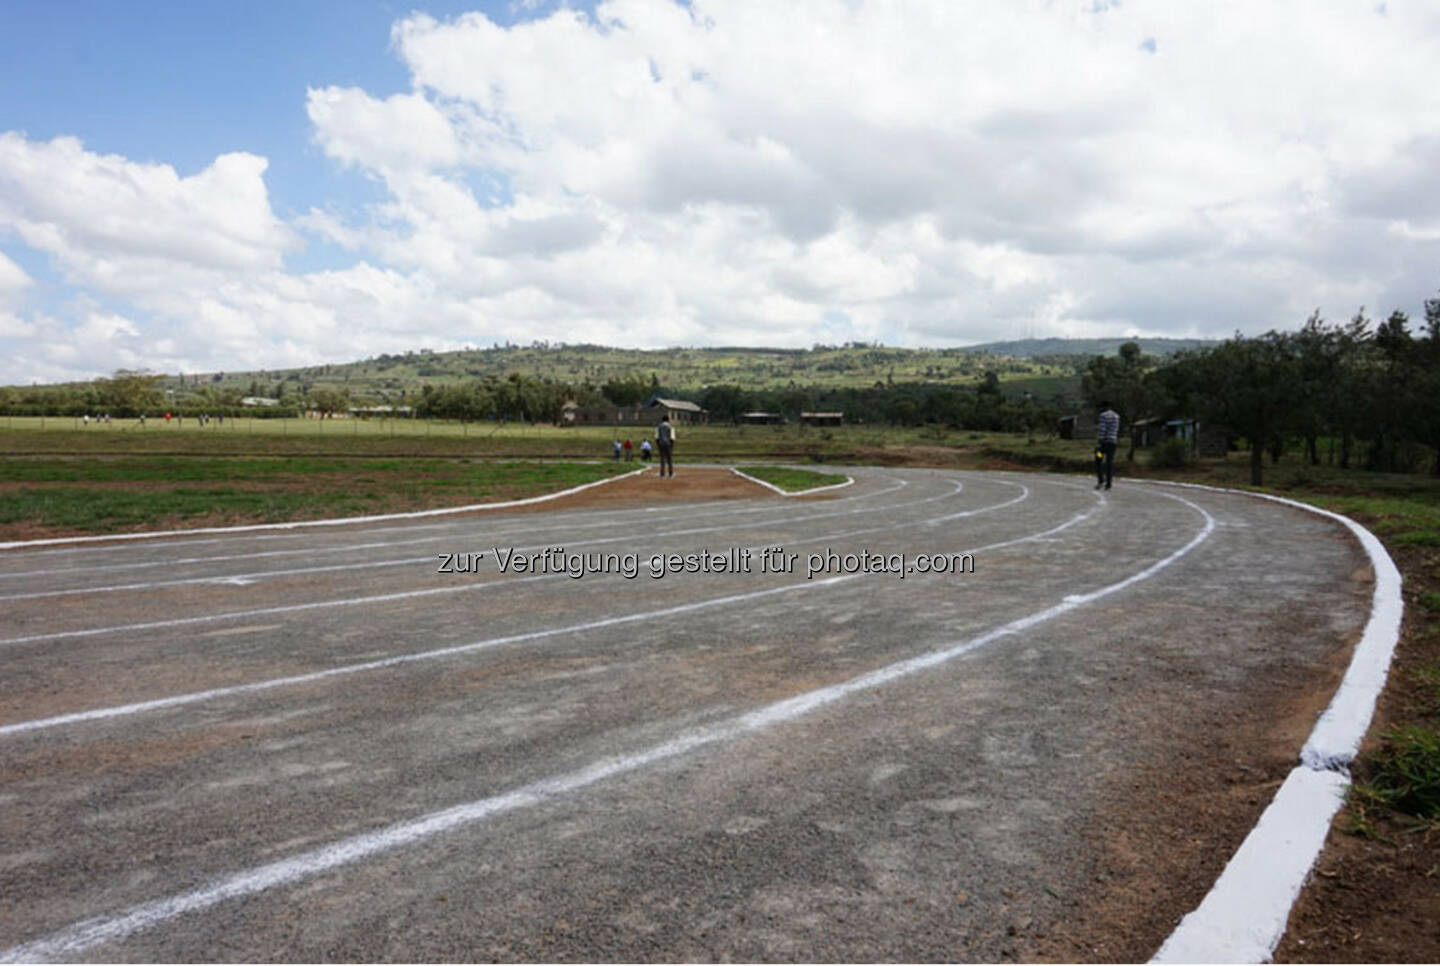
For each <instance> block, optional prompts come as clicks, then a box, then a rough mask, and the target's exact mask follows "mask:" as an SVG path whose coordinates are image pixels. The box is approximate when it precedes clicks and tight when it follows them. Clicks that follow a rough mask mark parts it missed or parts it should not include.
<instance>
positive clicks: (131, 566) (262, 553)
mask: <svg viewBox="0 0 1440 966" xmlns="http://www.w3.org/2000/svg"><path fill="white" fill-rule="evenodd" d="M880 479H890V480H891V481H892V482H894V483H895V484H896V485H895V486H888V487H885V488H884V489H880V490H875V491H873V492H870V493H861V494H858V495H856V496H852V497H847V498H845V499H844V500H832V501H830V503H829V504H828V505H830V506H834V505H835V504H837V503H850V502H853V501H855V500H870V499H874V498H876V497H880V496H884V495H885V494H887V493H893V492H895V491H896V490H900V489H903V488H905V487H906V486H908V485H909V484H908V483H907V482H906V481H905V480H895V478H894V477H880ZM716 504H724V505H725V509H723V510H712V511H709V512H704V513H693V512H690V511H691V509H692V508H693V507H708V506H715V505H716ZM903 505H907V504H902V506H903ZM772 508H773V505H771V504H746V505H743V506H736V504H735V501H733V500H715V501H710V502H706V503H699V504H686V517H687V519H691V520H694V519H697V518H700V517H711V516H738V515H742V514H746V513H763V512H766V511H768V510H770V509H772ZM655 509H657V508H656V507H643V508H637V509H634V510H612V511H607V513H613V514H626V515H630V514H641V513H649V512H652V511H654V510H655ZM589 515H591V516H593V515H594V514H593V512H592V513H591V514H589ZM487 522H488V521H487ZM546 522H547V523H548V524H550V525H556V524H557V523H558V515H557V517H551V518H549V519H547V521H546ZM627 522H628V521H625V520H604V521H599V522H590V523H567V524H566V528H567V529H571V530H593V529H600V528H604V527H619V526H625V525H626V524H627ZM534 527H535V524H534V521H533V520H527V521H525V522H523V523H521V522H516V523H514V524H513V526H512V527H509V528H502V529H501V530H500V531H499V534H498V535H503V534H504V533H506V532H508V530H509V529H516V530H531V531H533V530H534ZM417 529H436V528H435V527H383V528H378V529H375V530H370V531H362V533H388V532H392V531H395V530H399V531H401V532H403V533H410V532H413V531H415V530H417ZM496 535H497V534H496V533H495V532H494V531H490V530H487V531H486V532H485V537H486V539H490V538H491V537H493V536H496ZM283 536H298V535H297V534H284V535H283ZM470 536H472V535H471V534H469V533H465V532H457V531H455V530H454V529H447V531H446V532H445V533H442V534H436V535H433V536H427V537H416V538H414V539H407V540H380V541H374V542H371V543H353V544H341V545H338V546H331V547H323V546H322V547H313V546H312V547H292V548H290V549H287V550H257V551H252V552H250V553H236V554H220V555H215V556H210V557H172V558H168V559H164V560H140V561H132V562H130V563H118V564H99V565H89V564H87V565H86V566H84V567H80V568H77V567H52V568H47V569H44V570H17V571H12V572H10V573H0V580H14V579H16V578H22V577H46V576H54V575H67V574H71V575H73V574H92V573H96V572H102V571H111V570H138V569H142V568H148V567H177V566H182V565H184V566H188V565H190V564H197V563H218V562H222V561H228V560H249V559H260V558H266V557H282V556H294V555H297V554H306V553H314V554H334V553H344V552H346V551H350V550H369V549H375V548H381V547H404V546H413V545H414V544H417V543H431V542H436V541H441V540H452V541H453V540H460V539H467V538H469V537H470ZM221 542H223V541H221V540H195V541H177V542H176V543H167V544H159V545H157V546H176V545H178V546H182V547H186V548H188V547H192V546H199V545H201V544H208V543H221ZM133 546H134V545H133V544H132V545H128V546H124V547H89V548H84V550H81V551H55V550H50V551H40V552H42V553H49V554H54V553H76V552H90V553H93V552H95V551H98V550H126V549H131V548H132V547H133ZM16 596H17V597H18V596H19V595H16Z"/></svg>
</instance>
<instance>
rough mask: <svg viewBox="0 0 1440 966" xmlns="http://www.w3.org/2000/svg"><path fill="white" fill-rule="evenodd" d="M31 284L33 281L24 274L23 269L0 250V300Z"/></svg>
mask: <svg viewBox="0 0 1440 966" xmlns="http://www.w3.org/2000/svg"><path fill="white" fill-rule="evenodd" d="M33 284H34V281H33V280H32V279H31V278H30V276H29V275H26V274H25V270H24V269H22V268H21V267H20V266H19V265H16V264H15V263H14V262H12V261H11V260H10V259H9V258H8V257H7V256H6V254H5V253H4V252H0V302H3V300H4V299H5V298H6V297H9V296H13V295H15V294H18V293H19V292H21V291H23V290H24V289H26V288H29V287H30V286H31V285H33Z"/></svg>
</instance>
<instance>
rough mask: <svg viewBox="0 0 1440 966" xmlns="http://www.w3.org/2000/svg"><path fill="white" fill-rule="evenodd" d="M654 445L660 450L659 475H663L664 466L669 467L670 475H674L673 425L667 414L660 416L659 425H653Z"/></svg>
mask: <svg viewBox="0 0 1440 966" xmlns="http://www.w3.org/2000/svg"><path fill="white" fill-rule="evenodd" d="M655 445H656V446H657V448H659V450H660V475H661V476H664V475H665V469H666V467H669V469H670V475H671V476H674V475H675V427H674V426H671V425H670V417H669V415H665V416H661V417H660V425H659V426H656V427H655Z"/></svg>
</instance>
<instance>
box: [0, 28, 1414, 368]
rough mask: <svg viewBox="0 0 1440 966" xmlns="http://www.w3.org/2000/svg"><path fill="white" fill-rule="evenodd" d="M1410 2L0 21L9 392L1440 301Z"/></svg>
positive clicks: (942, 341)
mask: <svg viewBox="0 0 1440 966" xmlns="http://www.w3.org/2000/svg"><path fill="white" fill-rule="evenodd" d="M1436 64H1440V2H1436V0H1388V2H1385V3H1377V2H1374V0H1353V2H1352V0H1326V2H1323V3H1315V2H1312V0H1295V2H1280V0H1276V2H1265V0H1243V2H1227V0H1211V2H1204V3H1201V2H1181V0H1048V2H1047V0H1003V2H1002V0H985V2H972V0H934V2H919V0H913V2H912V0H880V2H873V3H871V2H863V0H785V2H783V3H776V2H774V0H692V2H690V3H688V4H683V3H675V2H671V0H616V2H606V3H600V4H598V5H579V4H574V3H570V4H556V3H553V2H552V3H537V2H506V0H501V2H488V3H487V2H473V3H461V2H457V0H434V2H427V0H414V3H413V5H412V4H411V3H410V2H406V0H397V2H393V3H391V2H380V0H305V2H302V3H281V2H279V0H273V2H272V0H256V2H254V3H237V2H232V0H166V2H158V0H112V2H101V0H73V2H66V3H57V2H54V0H5V3H3V4H0V383H28V382H31V381H37V380H38V381H52V380H59V379H75V378H89V377H93V376H97V375H104V374H108V373H109V372H110V371H112V370H114V369H116V368H122V367H123V368H148V369H152V370H155V371H164V372H175V371H186V372H197V371H213V370H237V369H251V368H259V367H271V368H274V367H282V366H294V365H304V364H311V363H315V362H321V361H346V360H351V359H357V358H363V357H366V356H370V355H374V354H377V353H380V352H396V351H404V350H407V349H418V348H420V347H429V348H433V349H437V350H440V349H452V348H461V347H464V346H467V345H468V346H488V345H490V344H492V343H494V342H497V341H499V342H503V341H506V340H509V341H512V342H517V343H529V342H531V341H534V340H536V339H545V340H549V341H552V342H554V341H564V342H596V343H605V344H612V345H625V346H640V347H660V346H670V345H692V346H693V345H735V344H746V345H771V346H808V345H810V344H812V343H815V342H825V343H836V342H843V341H849V340H852V339H860V340H865V341H874V340H879V341H882V342H884V343H885V344H887V345H910V346H919V345H928V346H935V345H965V344H972V343H976V342H983V341H988V340H992V339H1000V338H1011V337H1015V336H1023V335H1034V336H1089V335H1110V334H1115V333H1121V332H1123V333H1131V334H1143V335H1176V336H1197V335H1198V336H1221V337H1223V336H1225V335H1228V334H1230V333H1233V332H1235V331H1236V330H1240V331H1243V332H1246V333H1257V332H1262V331H1265V330H1267V329H1271V328H1294V327H1296V326H1297V325H1298V324H1299V323H1300V322H1301V321H1303V319H1304V317H1305V316H1306V315H1307V314H1308V313H1309V312H1310V311H1311V310H1312V309H1314V308H1316V307H1320V308H1322V309H1323V311H1324V312H1325V314H1326V315H1327V316H1328V317H1333V318H1342V317H1346V316H1348V315H1350V314H1352V313H1353V312H1354V311H1355V310H1356V309H1357V308H1358V307H1360V306H1362V305H1364V306H1366V307H1367V308H1368V310H1369V311H1370V313H1371V314H1372V315H1382V316H1383V315H1384V314H1386V313H1388V312H1389V311H1390V310H1392V309H1394V308H1401V309H1404V310H1406V311H1408V312H1410V313H1411V314H1412V315H1418V314H1419V312H1420V306H1421V303H1422V301H1423V300H1424V299H1425V298H1427V297H1430V296H1433V295H1434V294H1435V292H1436V290H1437V289H1440V83H1437V82H1436V80H1435V74H1434V71H1435V65H1436Z"/></svg>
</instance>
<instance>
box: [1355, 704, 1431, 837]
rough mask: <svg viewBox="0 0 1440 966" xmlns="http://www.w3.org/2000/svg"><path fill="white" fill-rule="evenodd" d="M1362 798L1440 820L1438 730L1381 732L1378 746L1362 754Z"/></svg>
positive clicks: (1358, 785)
mask: <svg viewBox="0 0 1440 966" xmlns="http://www.w3.org/2000/svg"><path fill="white" fill-rule="evenodd" d="M1359 764H1360V769H1359V771H1360V775H1361V778H1362V781H1361V782H1360V783H1359V784H1357V785H1356V787H1355V790H1356V792H1357V793H1358V794H1359V795H1360V796H1361V797H1362V799H1368V800H1369V801H1372V802H1377V803H1380V804H1384V805H1388V806H1389V807H1390V808H1393V809H1394V810H1395V811H1397V812H1400V813H1402V814H1405V815H1410V816H1413V817H1414V818H1418V819H1423V820H1430V821H1433V820H1435V819H1440V732H1436V731H1434V730H1432V729H1430V728H1421V727H1415V726H1411V727H1405V728H1397V729H1395V730H1393V731H1388V732H1385V733H1384V734H1383V735H1381V744H1380V747H1379V748H1377V749H1375V750H1374V751H1373V752H1370V753H1369V754H1366V755H1364V756H1362V758H1361V760H1360V762H1359Z"/></svg>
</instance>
